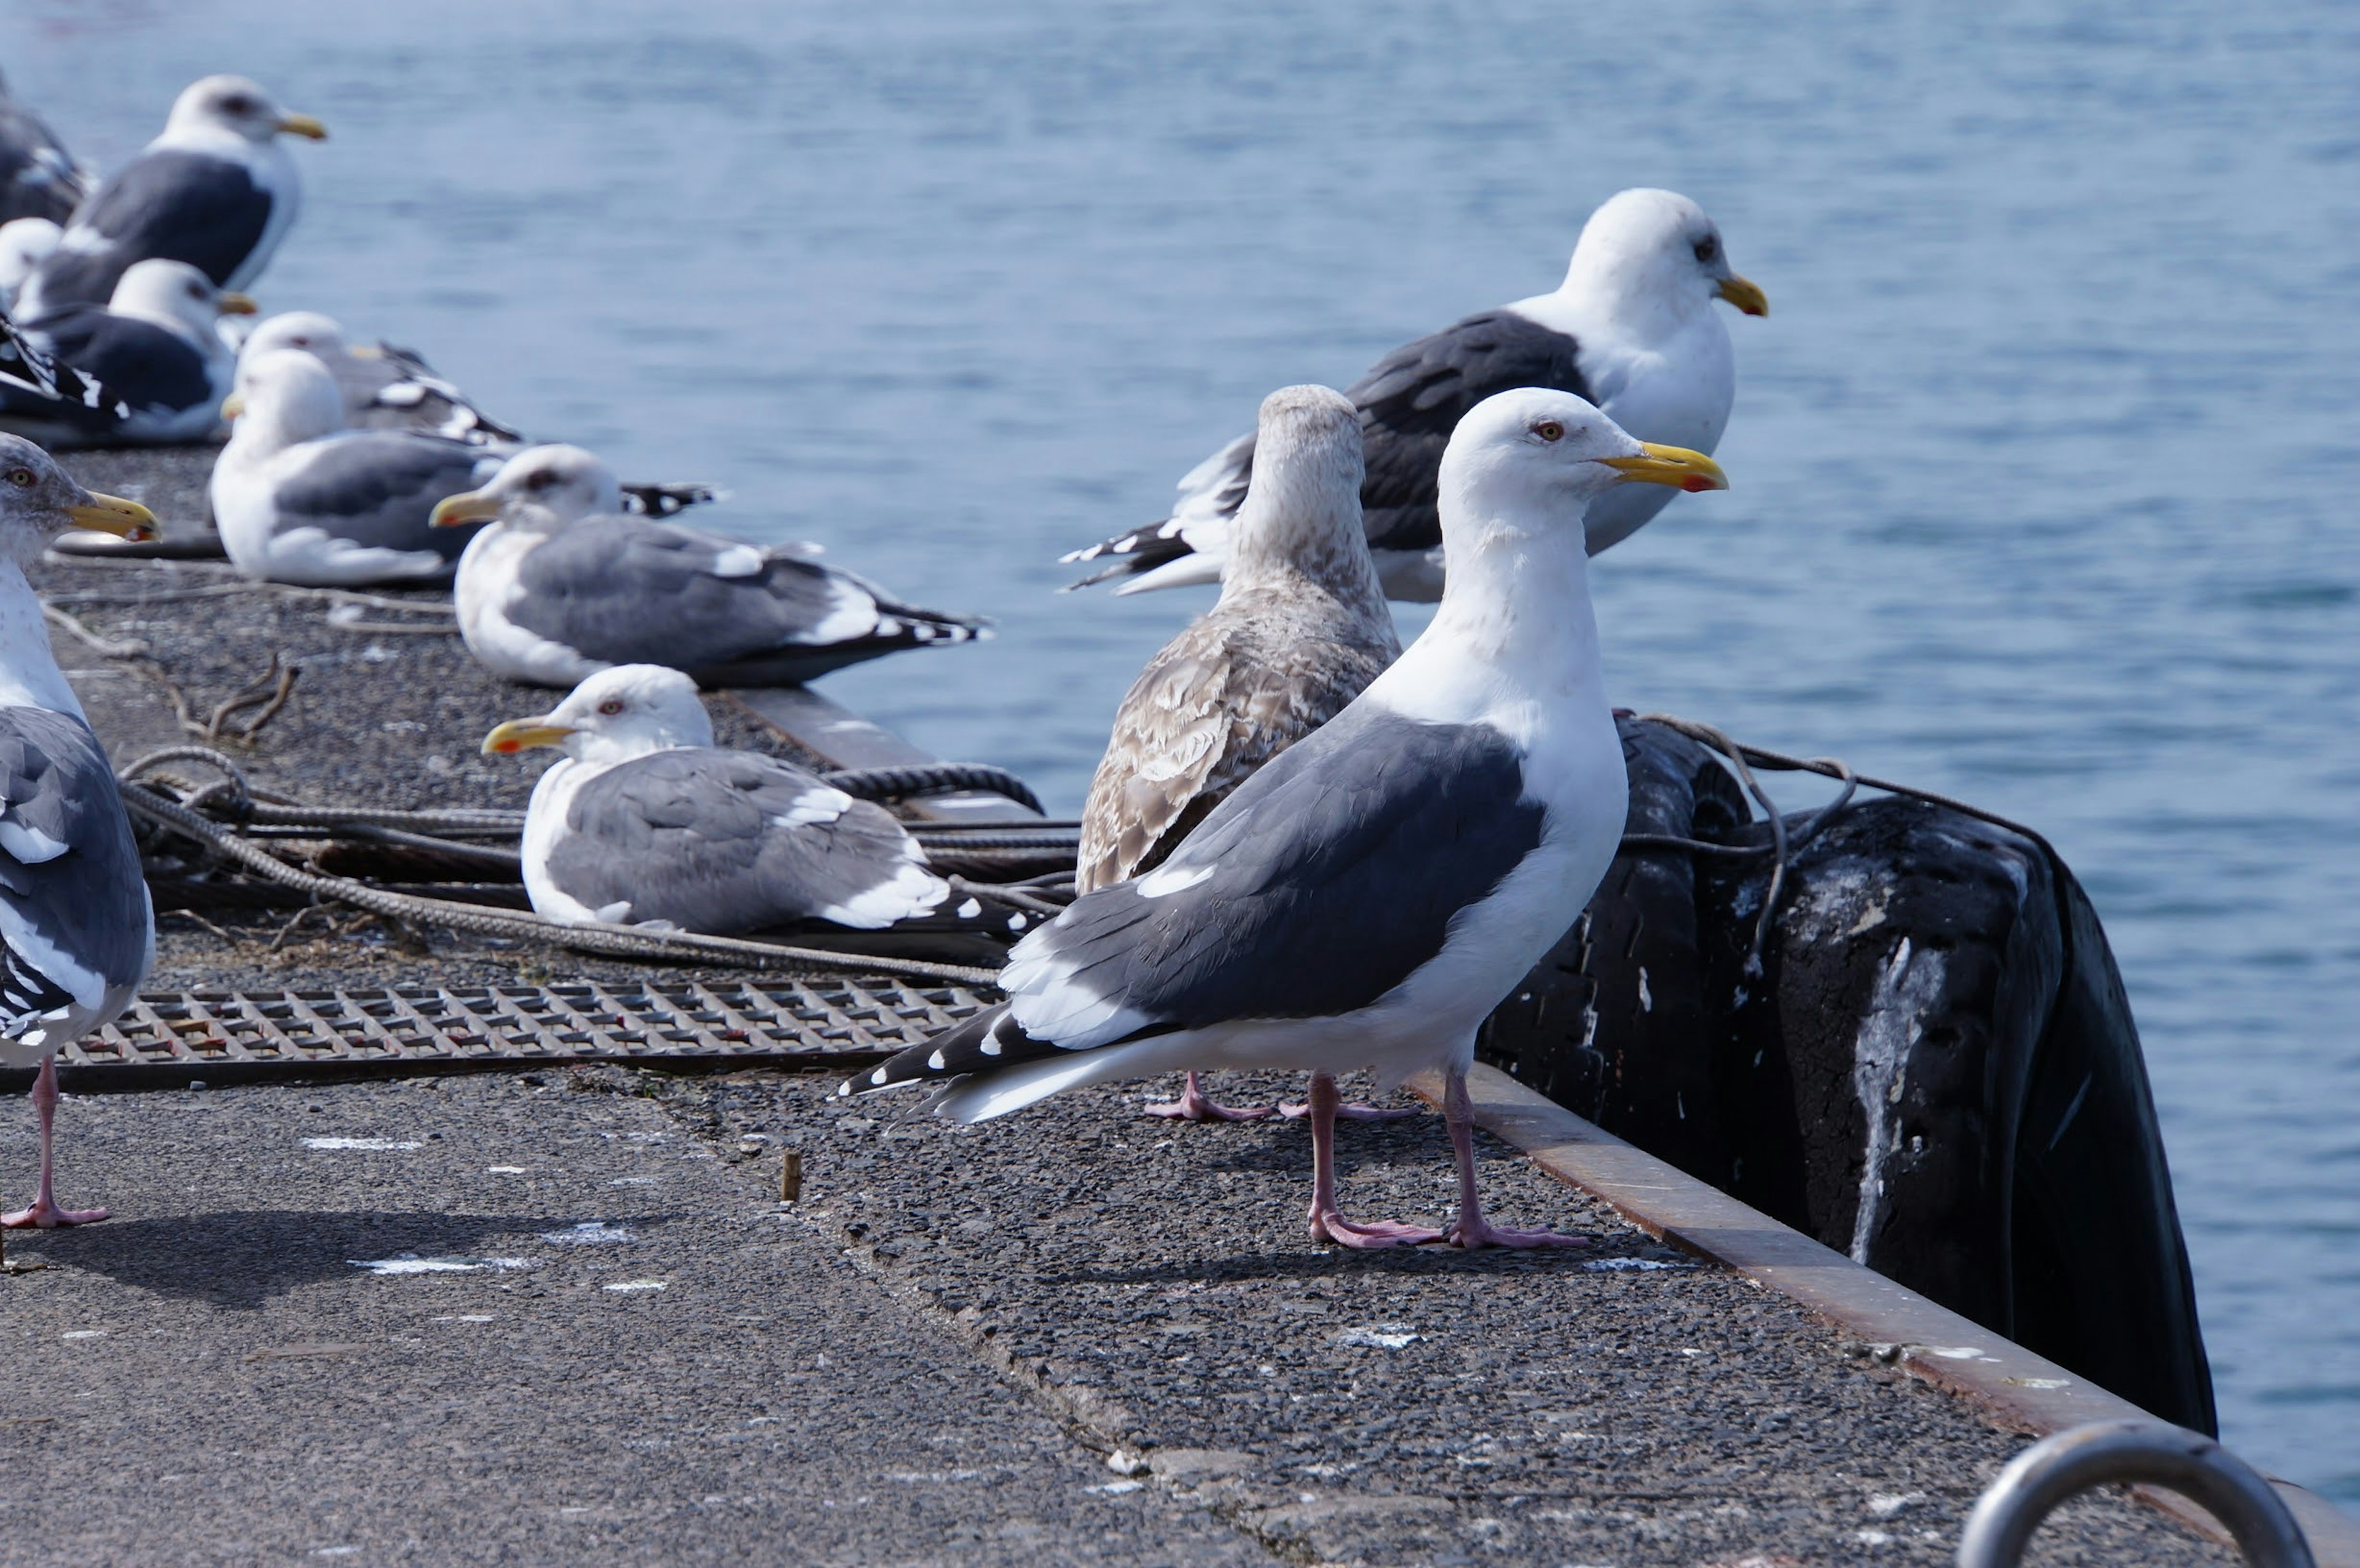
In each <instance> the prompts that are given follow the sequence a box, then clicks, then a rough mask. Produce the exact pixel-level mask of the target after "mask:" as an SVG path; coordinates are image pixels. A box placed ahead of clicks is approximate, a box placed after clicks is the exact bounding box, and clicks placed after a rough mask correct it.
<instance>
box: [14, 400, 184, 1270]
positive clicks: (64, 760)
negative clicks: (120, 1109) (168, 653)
mask: <svg viewBox="0 0 2360 1568" xmlns="http://www.w3.org/2000/svg"><path fill="white" fill-rule="evenodd" d="M154 524H155V518H154V517H151V516H150V515H149V514H148V511H147V507H145V506H140V505H139V504H137V502H134V501H121V500H117V499H115V497H114V496H112V495H93V494H91V493H90V492H89V491H87V490H84V489H83V488H82V486H81V485H77V484H75V483H74V482H73V481H72V480H71V479H69V478H67V477H66V475H65V473H64V471H63V470H61V469H60V468H59V467H58V465H57V464H56V463H54V462H52V461H51V460H50V458H49V454H48V453H47V452H43V451H42V450H41V449H40V448H39V447H37V446H35V445H34V444H33V443H32V442H30V441H25V440H23V439H21V438H19V437H16V436H11V435H0V1062H6V1063H7V1064H8V1065H9V1066H11V1067H30V1066H33V1065H34V1064H35V1063H37V1062H38V1064H39V1067H40V1073H39V1074H38V1076H37V1077H36V1078H35V1079H34V1080H33V1106H34V1109H35V1110H36V1111H37V1112H38V1114H39V1116H40V1120H41V1180H40V1188H39V1192H38V1195H37V1196H36V1197H35V1198H34V1200H33V1203H32V1206H31V1207H29V1208H25V1209H19V1210H17V1211H16V1213H14V1214H0V1225H7V1226H11V1227H22V1226H27V1225H38V1226H39V1227H41V1228H43V1229H47V1228H49V1227H50V1226H52V1225H87V1224H89V1223H90V1222H92V1221H93V1220H103V1219H104V1218H106V1211H105V1210H104V1209H62V1208H60V1207H59V1206H58V1203H57V1197H56V1194H55V1192H54V1191H53V1190H52V1187H51V1169H52V1163H53V1162H52V1159H51V1155H52V1151H53V1145H54V1140H55V1121H56V1116H57V1106H58V1063H57V1053H58V1051H59V1049H60V1047H62V1046H65V1045H68V1044H70V1043H71V1042H72V1041H74V1040H79V1039H80V1038H82V1036H83V1035H85V1034H88V1033H89V1032H90V1031H91V1030H93V1029H97V1028H99V1027H100V1026H102V1025H104V1024H106V1023H108V1022H111V1021H112V1020H113V1019H114V1018H115V1017H116V1015H118V1014H120V1013H121V1012H122V1011H123V1009H124V1008H126V1007H129V1006H130V1005H131V999H132V997H133V996H135V995H137V992H138V989H139V982H140V981H141V980H143V979H145V978H146V977H147V969H148V966H149V965H150V964H153V963H154V962H155V957H156V917H155V912H154V910H153V909H152V908H151V907H150V905H149V904H148V901H147V880H146V878H145V877H143V876H142V874H141V872H140V868H139V847H138V845H137V844H135V843H134V842H133V841H132V837H131V822H130V819H129V818H127V817H126V816H125V815H124V811H123V799H122V797H121V796H120V795H119V794H117V793H116V791H115V769H114V768H113V767H112V766H111V765H110V764H109V763H108V762H107V760H106V753H105V752H104V750H103V749H101V747H100V746H99V744H98V737H97V736H96V735H93V734H92V733H91V729H90V723H89V721H88V720H86V719H85V718H83V717H82V703H81V702H78V701H76V699H75V697H74V693H73V688H72V687H71V686H69V685H68V684H67V683H66V678H65V676H64V674H63V673H62V672H61V671H60V670H59V669H58V661H57V658H56V656H55V655H54V654H52V653H51V652H50V651H49V628H48V626H46V625H45V624H44V623H43V621H42V619H41V603H40V600H39V599H38V598H37V597H36V596H35V595H34V593H33V590H32V586H31V584H29V583H27V582H26V581H25V563H26V562H27V561H30V560H31V559H32V558H33V557H35V556H37V555H38V554H39V553H40V551H41V550H42V549H43V547H44V546H46V545H47V544H48V543H49V540H50V539H52V538H53V537H55V536H56V535H57V534H58V533H60V532H61V531H62V530H64V529H65V528H69V527H72V528H95V529H97V530H99V531H100V532H102V533H110V534H115V535H119V536H122V537H124V538H127V539H142V538H148V537H152V535H153V531H154Z"/></svg>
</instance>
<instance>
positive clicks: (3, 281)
mask: <svg viewBox="0 0 2360 1568" xmlns="http://www.w3.org/2000/svg"><path fill="white" fill-rule="evenodd" d="M64 234H65V231H64V230H63V229H61V228H60V227H58V226H57V224H55V223H51V222H49V219H47V218H12V219H10V220H9V221H8V222H7V223H0V304H5V303H6V302H8V301H10V300H13V299H15V298H16V290H17V289H21V288H23V287H24V285H25V279H26V278H29V277H31V276H32V273H33V268H34V267H37V266H38V265H39V264H40V261H41V259H42V258H43V257H44V256H48V255H49V252H51V251H53V250H55V249H57V248H58V241H59V240H60V239H61V238H62V237H64Z"/></svg>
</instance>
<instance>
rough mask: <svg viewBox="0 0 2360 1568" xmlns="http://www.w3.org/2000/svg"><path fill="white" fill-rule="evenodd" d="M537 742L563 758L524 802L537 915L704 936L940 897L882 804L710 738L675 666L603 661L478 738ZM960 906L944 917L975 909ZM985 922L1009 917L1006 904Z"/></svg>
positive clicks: (880, 912)
mask: <svg viewBox="0 0 2360 1568" xmlns="http://www.w3.org/2000/svg"><path fill="white" fill-rule="evenodd" d="M535 746H557V747H559V748H561V749H562V750H563V752H564V754H565V755H564V756H563V757H562V758H560V759H559V760H558V761H557V762H556V763H555V764H554V765H553V766H552V767H551V768H550V769H549V770H548V771H547V772H545V773H543V774H542V775H541V779H540V781H539V782H538V783H536V784H535V785H534V786H533V790H532V803H531V805H530V807H529V808H528V809H527V811H526V813H525V827H524V884H525V891H526V892H527V893H528V894H529V895H530V897H531V898H532V907H533V909H535V910H537V911H539V912H540V913H541V915H543V916H545V917H546V918H548V919H550V920H561V921H563V922H564V923H566V924H569V925H580V924H583V923H585V922H591V921H595V922H599V923H603V924H608V925H651V926H657V927H661V928H666V929H672V930H678V931H696V932H701V933H703V934H705V935H707V936H735V935H737V934H740V933H742V932H746V931H762V930H766V929H768V928H770V927H774V926H781V925H786V924H789V923H791V922H793V921H798V920H827V921H829V922H831V923H833V924H836V925H839V926H847V927H850V928H852V929H854V930H858V931H880V930H882V929H884V928H885V927H887V926H891V925H896V924H899V923H901V922H902V921H905V920H921V919H923V918H925V917H927V916H929V915H932V914H934V913H935V912H936V911H937V910H938V909H940V908H941V906H942V905H943V904H944V903H945V900H947V899H948V898H949V897H950V893H951V887H950V884H949V883H948V882H946V881H945V880H944V879H943V878H942V877H937V876H935V875H934V872H933V871H932V870H930V869H928V867H927V866H926V853H925V851H924V850H923V849H922V848H920V847H919V844H918V842H917V841H916V840H915V839H913V838H912V837H911V836H910V835H909V834H908V833H906V832H904V831H903V830H902V827H901V823H900V822H895V821H894V820H893V817H892V815H891V814H890V812H888V811H885V810H884V808H882V807H880V806H876V805H872V804H870V803H869V802H868V801H866V800H854V799H853V798H852V797H851V796H849V795H847V794H846V793H845V792H844V791H843V790H841V789H836V788H834V787H833V786H831V785H829V784H827V783H825V782H824V781H823V780H821V779H817V778H814V776H813V775H811V774H809V773H806V772H804V771H803V769H802V768H796V767H793V766H792V765H791V764H789V763H786V762H783V761H781V760H780V759H779V758H777V757H765V756H763V755H761V754H760V753H759V752H750V751H733V750H727V749H725V748H722V747H719V746H715V745H714V744H713V722H712V720H711V719H710V718H709V717H708V716H707V715H706V713H705V703H704V702H702V701H701V700H700V699H699V698H698V696H697V694H696V683H695V682H694V681H691V680H690V679H689V678H688V677H687V676H685V675H683V674H682V673H681V672H680V671H678V670H668V669H664V668H662V667H661V666H659V665H652V664H636V665H622V666H618V667H617V668H616V669H613V670H601V671H600V672H599V673H597V674H595V675H593V676H592V677H590V679H589V680H587V681H584V682H583V683H582V684H581V685H580V686H578V687H576V688H575V689H574V691H572V692H571V693H569V694H568V695H567V697H566V699H565V701H563V702H560V703H559V704H558V705H557V706H556V707H555V708H553V709H552V710H551V711H550V712H548V713H544V714H541V716H539V717H537V718H530V719H511V720H509V721H508V723H507V724H501V725H500V726H499V727H498V728H497V729H495V730H493V731H492V733H491V734H490V735H486V736H485V737H484V750H486V752H491V753H497V754H499V755H503V756H506V755H512V754H514V753H517V752H520V751H525V750H528V749H530V748H532V747H535ZM967 904H971V905H973V906H974V907H973V908H972V909H969V908H967V905H962V906H961V907H960V908H959V909H957V910H956V911H955V913H956V915H957V916H959V917H961V918H964V919H970V920H977V921H982V920H985V919H986V918H987V917H986V910H985V908H984V906H983V905H982V904H981V903H980V901H979V900H975V899H969V900H967ZM1011 918H1012V919H1013V920H1014V921H1015V925H1014V927H1013V929H1016V930H1022V920H1023V917H1022V916H1021V915H1018V916H1014V917H1011V915H1010V914H1009V912H1008V911H1006V910H1004V909H995V910H993V911H992V912H991V914H990V915H989V919H991V920H997V921H998V922H999V924H998V928H997V929H999V930H1000V931H1007V930H1009V929H1011V927H1010V924H1009V922H1010V920H1011ZM977 929H978V930H980V929H982V927H981V925H980V924H978V927H977Z"/></svg>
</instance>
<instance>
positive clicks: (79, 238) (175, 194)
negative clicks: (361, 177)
mask: <svg viewBox="0 0 2360 1568" xmlns="http://www.w3.org/2000/svg"><path fill="white" fill-rule="evenodd" d="M327 134H328V132H327V129H326V127H325V126H323V125H321V124H320V122H319V121H317V120H315V119H313V118H312V117H311V115H309V114H289V113H287V112H286V111H285V110H283V109H281V108H279V105H278V104H276V103H272V102H271V101H270V94H268V93H265V92H264V91H263V90H262V89H261V88H259V87H257V86H256V85H255V84H254V83H253V82H248V81H247V80H246V78H245V77H243V76H208V77H206V78H204V79H203V80H202V81H200V82H194V83H191V85H190V86H189V87H188V88H187V89H186V90H185V91H183V92H182V93H181V94H180V98H179V99H178V100H177V101H175V102H174V103H173V104H172V114H171V117H170V118H169V119H168V120H166V121H165V122H164V134H163V135H162V136H158V137H157V138H156V139H155V140H154V141H152V142H149V143H148V144H147V147H146V148H145V149H144V150H143V151H141V153H140V154H139V156H138V157H137V158H133V159H132V160H131V161H130V162H129V163H127V164H125V165H124V166H123V167H122V168H121V169H117V170H116V171H115V173H114V174H113V175H111V176H109V177H108V178H107V180H106V181H105V183H104V184H103V185H101V186H100V187H99V188H98V190H97V191H94V192H93V193H92V195H91V197H90V199H89V200H88V201H84V202H83V203H82V205H81V206H79V207H77V208H75V209H74V213H73V217H72V218H71V221H69V222H68V223H67V224H66V233H65V238H64V240H63V241H61V242H60V244H59V245H58V248H57V249H56V250H55V251H54V252H52V253H51V254H50V255H49V256H48V258H47V259H45V260H43V261H42V262H41V263H40V264H39V265H38V266H37V267H34V269H33V275H32V277H31V278H28V279H27V281H26V284H25V287H24V289H23V291H22V292H21V293H20V294H19V295H18V297H17V303H18V305H19V306H20V307H21V312H20V313H21V314H22V315H24V316H25V317H27V319H31V318H38V316H40V315H42V314H44V313H45V312H48V311H50V310H59V309H61V308H62V307H64V306H67V305H71V304H76V303H82V304H97V303H100V302H102V301H104V299H107V297H108V296H110V295H112V294H113V293H114V292H115V280H116V279H117V278H121V277H122V276H123V273H124V270H125V269H126V267H129V266H130V265H131V264H132V263H133V262H135V261H145V260H147V258H148V257H149V256H166V257H169V259H171V260H173V261H185V262H188V263H189V264H190V265H191V266H193V267H200V268H202V269H203V271H204V274H205V276H206V277H208V278H212V279H213V283H214V285H215V286H216V287H218V288H222V289H243V288H245V287H246V285H247V284H249V283H251V282H253V281H254V279H255V278H257V276H258V275H259V274H260V273H261V271H262V269H263V267H265V266H266V265H267V264H268V262H269V260H270V256H271V253H272V252H273V251H275V250H277V249H278V248H279V241H280V240H281V239H282V238H284V237H285V236H286V234H287V228H288V225H289V224H290V223H293V222H294V221H295V212H296V209H297V207H298V206H299V205H300V203H301V201H302V191H303V187H302V180H301V177H300V176H299V175H298V174H297V173H296V170H295V160H294V159H293V158H290V157H289V156H288V155H287V149H286V148H285V147H281V146H280V145H279V136H281V135H289V136H309V137H311V139H312V140H314V141H318V140H320V139H321V138H322V137H324V136H326V135H327Z"/></svg>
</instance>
